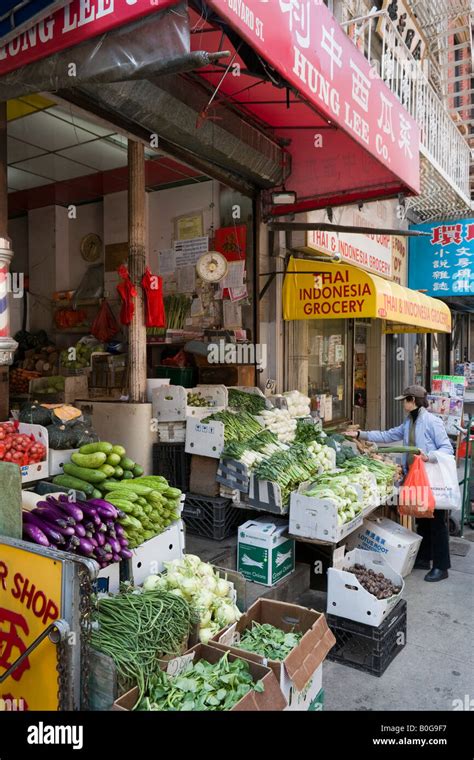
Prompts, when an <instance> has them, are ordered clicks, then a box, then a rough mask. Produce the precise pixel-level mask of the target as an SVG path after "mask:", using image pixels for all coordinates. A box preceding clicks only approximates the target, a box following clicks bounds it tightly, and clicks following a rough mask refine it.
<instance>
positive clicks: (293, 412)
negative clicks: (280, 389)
mask: <svg viewBox="0 0 474 760" xmlns="http://www.w3.org/2000/svg"><path fill="white" fill-rule="evenodd" d="M283 397H284V398H285V399H286V405H287V407H288V412H289V414H290V417H308V416H309V415H310V414H311V406H310V403H311V402H310V399H309V398H308V396H305V395H304V393H300V392H299V391H289V392H288V393H284V394H283Z"/></svg>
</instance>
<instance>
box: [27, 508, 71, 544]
mask: <svg viewBox="0 0 474 760" xmlns="http://www.w3.org/2000/svg"><path fill="white" fill-rule="evenodd" d="M23 522H24V523H27V524H28V525H36V527H37V528H39V529H40V530H41V531H43V533H44V535H45V536H46V538H47V539H48V541H51V542H52V543H53V544H64V543H65V539H64V536H63V535H62V534H61V533H60V532H59V531H58V530H55V528H51V527H50V526H49V525H48V524H47V523H45V522H44V521H43V520H41V519H40V518H39V517H37V516H36V515H33V514H32V513H31V512H26V511H25V512H23Z"/></svg>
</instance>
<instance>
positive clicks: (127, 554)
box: [120, 546, 133, 559]
mask: <svg viewBox="0 0 474 760" xmlns="http://www.w3.org/2000/svg"><path fill="white" fill-rule="evenodd" d="M120 556H121V557H122V559H132V557H133V554H132V552H131V551H130V549H125V548H124V547H123V546H122V548H121V550H120Z"/></svg>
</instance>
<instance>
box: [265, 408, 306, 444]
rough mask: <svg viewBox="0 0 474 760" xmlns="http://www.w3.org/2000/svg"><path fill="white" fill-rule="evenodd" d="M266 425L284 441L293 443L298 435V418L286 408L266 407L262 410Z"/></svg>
mask: <svg viewBox="0 0 474 760" xmlns="http://www.w3.org/2000/svg"><path fill="white" fill-rule="evenodd" d="M261 416H262V417H263V420H264V425H265V427H266V428H268V430H270V431H271V432H272V433H275V435H276V436H277V437H278V440H279V441H282V442H283V443H291V441H294V439H295V435H296V425H297V423H296V420H295V419H294V418H293V417H292V416H291V414H290V412H289V411H287V410H286V409H265V410H264V411H263V412H261Z"/></svg>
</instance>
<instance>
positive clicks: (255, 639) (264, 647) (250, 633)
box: [235, 620, 303, 661]
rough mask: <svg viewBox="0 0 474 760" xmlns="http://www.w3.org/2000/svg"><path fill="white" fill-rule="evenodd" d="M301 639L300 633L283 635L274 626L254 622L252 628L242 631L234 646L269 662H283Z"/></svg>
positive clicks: (283, 633)
mask: <svg viewBox="0 0 474 760" xmlns="http://www.w3.org/2000/svg"><path fill="white" fill-rule="evenodd" d="M302 638H303V634H302V633H297V632H290V633H285V632H284V631H282V630H281V629H280V628H276V627H275V626H274V625H270V624H269V623H257V622H256V621H255V620H254V621H253V622H252V627H251V628H248V629H247V630H246V631H244V633H243V634H242V636H241V639H240V643H239V644H236V645H235V646H237V647H239V648H240V649H245V650H246V651H247V652H255V653H256V654H261V655H262V657H267V658H268V659H269V660H279V661H283V660H284V659H285V657H287V656H288V655H289V654H290V652H291V651H292V650H293V649H294V648H295V647H296V646H298V644H299V642H300V641H301V639H302Z"/></svg>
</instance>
